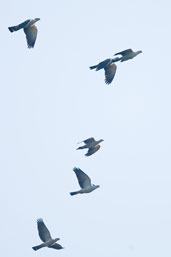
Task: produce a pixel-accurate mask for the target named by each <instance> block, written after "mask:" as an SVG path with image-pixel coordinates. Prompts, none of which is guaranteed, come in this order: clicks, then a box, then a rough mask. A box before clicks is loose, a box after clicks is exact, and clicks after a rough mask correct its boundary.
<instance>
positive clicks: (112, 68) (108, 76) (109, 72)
mask: <svg viewBox="0 0 171 257" xmlns="http://www.w3.org/2000/svg"><path fill="white" fill-rule="evenodd" d="M104 70H105V83H106V84H110V83H111V82H112V80H113V79H114V77H115V73H116V70H117V66H116V64H114V63H111V64H109V65H108V66H107V67H106V68H105V69H104Z"/></svg>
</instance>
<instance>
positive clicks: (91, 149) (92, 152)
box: [85, 145, 100, 156]
mask: <svg viewBox="0 0 171 257" xmlns="http://www.w3.org/2000/svg"><path fill="white" fill-rule="evenodd" d="M99 149H100V145H96V146H95V147H92V148H89V150H88V152H87V153H86V154H85V156H90V155H92V154H94V153H95V152H97V151H98V150H99Z"/></svg>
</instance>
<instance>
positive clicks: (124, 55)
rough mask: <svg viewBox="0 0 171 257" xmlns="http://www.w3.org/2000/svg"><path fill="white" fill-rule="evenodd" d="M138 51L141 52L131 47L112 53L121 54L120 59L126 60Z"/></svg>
mask: <svg viewBox="0 0 171 257" xmlns="http://www.w3.org/2000/svg"><path fill="white" fill-rule="evenodd" d="M140 53H142V51H136V52H134V51H133V50H132V49H127V50H124V51H122V52H118V53H116V54H114V56H116V55H122V57H120V61H121V62H125V61H127V60H130V59H133V58H134V57H135V56H137V55H138V54H140Z"/></svg>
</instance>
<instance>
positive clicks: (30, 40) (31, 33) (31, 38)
mask: <svg viewBox="0 0 171 257" xmlns="http://www.w3.org/2000/svg"><path fill="white" fill-rule="evenodd" d="M24 32H25V34H26V39H27V45H28V48H32V47H34V44H35V42H36V38H37V27H36V26H35V25H32V26H29V27H28V28H24Z"/></svg>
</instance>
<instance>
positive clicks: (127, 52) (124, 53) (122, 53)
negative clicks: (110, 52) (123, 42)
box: [114, 48, 133, 55]
mask: <svg viewBox="0 0 171 257" xmlns="http://www.w3.org/2000/svg"><path fill="white" fill-rule="evenodd" d="M130 53H133V51H132V49H131V48H129V49H126V50H124V51H122V52H118V53H116V54H114V55H118V54H121V55H126V54H130Z"/></svg>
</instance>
